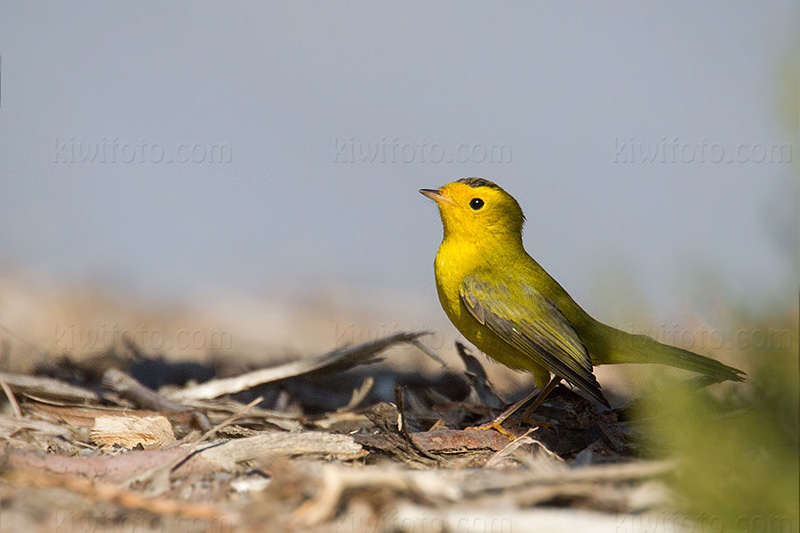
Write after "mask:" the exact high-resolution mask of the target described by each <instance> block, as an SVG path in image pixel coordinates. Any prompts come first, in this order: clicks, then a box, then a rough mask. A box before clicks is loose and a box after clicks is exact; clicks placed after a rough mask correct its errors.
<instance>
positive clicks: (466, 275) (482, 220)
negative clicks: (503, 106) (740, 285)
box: [419, 178, 744, 433]
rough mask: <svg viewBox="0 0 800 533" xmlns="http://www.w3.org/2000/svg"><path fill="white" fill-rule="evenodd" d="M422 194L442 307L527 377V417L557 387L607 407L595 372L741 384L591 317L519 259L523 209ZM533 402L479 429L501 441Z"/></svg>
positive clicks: (487, 186)
mask: <svg viewBox="0 0 800 533" xmlns="http://www.w3.org/2000/svg"><path fill="white" fill-rule="evenodd" d="M419 192H421V193H422V194H424V195H425V196H427V197H428V198H430V199H432V200H434V201H435V202H436V204H437V205H438V207H439V213H440V215H441V218H442V224H443V225H444V238H443V240H442V244H441V245H440V246H439V251H438V252H437V254H436V260H435V263H434V265H435V272H436V289H437V291H438V293H439V300H440V302H441V304H442V307H443V308H444V310H445V312H446V313H447V316H448V317H449V318H450V320H451V321H452V322H453V324H454V325H455V326H456V327H457V328H458V330H459V331H460V332H461V333H462V334H463V335H464V336H465V337H466V338H467V339H468V340H469V341H470V342H472V343H473V344H474V345H475V346H477V347H478V349H480V350H481V351H483V352H484V353H485V354H486V355H488V356H489V357H491V358H493V359H495V360H497V361H499V362H500V363H502V364H504V365H506V366H508V367H511V368H514V369H519V370H527V371H528V372H530V373H531V374H533V378H534V383H535V385H536V386H537V387H538V389H540V390H541V392H540V393H539V396H538V398H537V400H536V402H534V404H533V406H532V407H531V409H530V410H529V412H531V411H532V410H534V409H535V408H536V407H537V406H538V405H539V404H540V403H541V402H542V401H543V400H544V398H545V397H546V396H547V394H548V393H549V392H550V391H551V390H552V389H553V388H555V386H556V385H557V384H558V382H559V381H560V380H561V379H562V378H563V379H565V380H566V381H568V382H569V383H571V384H572V385H574V386H576V387H578V388H579V389H580V390H582V391H584V392H585V393H586V394H588V395H589V396H590V397H592V398H594V399H595V400H597V401H598V402H600V403H601V404H603V405H605V406H608V402H607V401H606V399H605V398H604V397H603V394H602V392H601V391H600V385H599V384H598V383H597V379H595V376H594V374H593V372H592V366H593V365H602V364H614V363H660V364H664V365H669V366H674V367H678V368H682V369H686V370H692V371H695V372H700V373H702V374H705V375H706V376H708V377H709V379H710V380H712V381H725V380H734V381H742V380H743V375H744V373H743V372H741V371H740V370H737V369H735V368H732V367H729V366H726V365H724V364H722V363H720V362H718V361H714V360H713V359H709V358H707V357H703V356H701V355H697V354H695V353H692V352H689V351H687V350H682V349H680V348H675V347H672V346H667V345H665V344H661V343H659V342H657V341H655V340H653V339H651V338H650V337H647V336H644V335H632V334H629V333H625V332H624V331H620V330H618V329H615V328H612V327H610V326H606V325H605V324H602V323H600V322H598V321H597V320H595V319H593V318H592V317H590V316H589V315H588V314H587V313H586V312H585V311H584V310H583V309H581V308H580V306H579V305H578V304H577V303H575V301H574V300H573V299H572V298H571V297H570V295H569V294H567V291H565V290H564V288H563V287H561V285H559V284H558V282H557V281H556V280H554V279H553V278H552V277H550V275H549V274H548V273H547V272H545V270H544V269H543V268H542V267H541V266H539V263H537V262H536V261H535V260H534V259H533V258H532V257H531V256H530V255H528V253H527V252H526V251H525V248H524V247H523V245H522V225H523V223H524V222H525V216H524V214H523V213H522V209H521V208H520V206H519V204H518V203H517V201H516V200H515V199H514V198H513V197H512V196H511V195H510V194H508V193H507V192H506V191H504V190H503V189H501V188H500V187H499V186H497V185H495V184H494V183H492V182H491V181H488V180H485V179H482V178H464V179H460V180H458V181H455V182H453V183H450V184H448V185H445V186H444V187H441V188H439V189H422V190H420V191H419ZM551 375H552V376H553V379H550V376H551ZM534 394H535V393H531V394H530V395H528V396H526V397H524V398H522V399H520V400H519V401H518V402H516V403H515V404H513V405H511V406H510V407H509V409H507V410H506V411H505V412H504V413H503V414H501V415H500V416H498V417H497V418H495V419H494V420H492V421H491V422H489V423H487V424H484V425H482V426H480V428H481V429H488V428H495V429H497V430H499V431H501V432H503V433H505V431H503V429H502V426H501V424H502V422H503V421H504V420H505V419H506V418H507V417H508V416H509V415H510V414H511V413H513V412H514V411H515V410H516V409H518V408H519V407H520V406H522V405H523V404H524V403H526V402H527V401H528V400H530V399H531V398H532V397H533V396H534Z"/></svg>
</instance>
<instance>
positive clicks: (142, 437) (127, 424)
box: [89, 416, 175, 450]
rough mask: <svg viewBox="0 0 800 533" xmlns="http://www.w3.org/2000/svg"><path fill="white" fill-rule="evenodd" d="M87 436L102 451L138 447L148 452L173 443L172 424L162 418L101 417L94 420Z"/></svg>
mask: <svg viewBox="0 0 800 533" xmlns="http://www.w3.org/2000/svg"><path fill="white" fill-rule="evenodd" d="M89 435H90V436H91V438H92V441H93V442H94V443H95V444H98V445H100V446H102V448H103V449H104V450H107V449H109V448H111V447H114V446H120V447H122V448H135V447H137V446H140V445H141V446H142V447H143V448H144V449H145V450H150V449H153V448H161V447H162V446H166V445H167V444H170V443H172V442H175V433H174V432H173V430H172V424H170V423H169V420H167V419H166V417H163V416H148V417H140V416H101V417H98V418H96V419H95V421H94V427H93V428H92V431H91V433H90V434H89Z"/></svg>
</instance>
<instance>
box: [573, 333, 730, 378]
mask: <svg viewBox="0 0 800 533" xmlns="http://www.w3.org/2000/svg"><path fill="white" fill-rule="evenodd" d="M588 333H589V335H588V336H587V338H586V339H583V337H582V340H585V342H586V347H587V348H589V353H590V354H591V355H592V363H594V364H595V365H602V364H614V363H658V364H661V365H667V366H673V367H676V368H681V369H683V370H691V371H692V372H698V373H700V374H703V375H705V376H707V377H708V378H710V379H711V380H713V381H715V382H719V381H728V380H731V381H744V379H745V377H746V374H745V373H744V372H742V371H741V370H739V369H736V368H733V367H731V366H728V365H725V364H722V363H720V362H719V361H715V360H714V359H709V358H708V357H704V356H702V355H698V354H696V353H694V352H690V351H689V350H683V349H681V348H676V347H674V346H669V345H667V344H662V343H660V342H658V341H656V340H655V339H652V338H650V337H648V336H646V335H633V334H631V333H626V332H624V331H621V330H618V329H616V328H612V327H611V326H606V325H605V324H602V323H600V322H595V323H594V324H593V326H592V327H591V328H590V330H589V332H588Z"/></svg>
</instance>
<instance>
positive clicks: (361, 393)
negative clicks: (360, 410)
mask: <svg viewBox="0 0 800 533" xmlns="http://www.w3.org/2000/svg"><path fill="white" fill-rule="evenodd" d="M374 384H375V378H373V377H372V376H367V377H366V378H364V381H363V382H362V383H361V386H360V387H358V388H357V389H355V390H354V391H353V396H352V397H351V398H350V401H349V402H347V405H345V406H344V407H341V408H339V409H337V410H336V412H337V413H346V412H347V411H351V410H353V409H355V408H356V407H358V405H359V404H360V403H361V402H363V401H364V400H365V399H366V398H367V395H368V394H369V391H371V390H372V386H373V385H374Z"/></svg>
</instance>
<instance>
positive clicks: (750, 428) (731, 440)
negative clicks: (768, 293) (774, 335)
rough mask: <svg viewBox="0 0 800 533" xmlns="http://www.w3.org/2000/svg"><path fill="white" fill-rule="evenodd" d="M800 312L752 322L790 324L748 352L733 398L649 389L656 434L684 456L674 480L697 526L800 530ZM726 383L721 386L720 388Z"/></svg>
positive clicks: (666, 385) (677, 388)
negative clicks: (779, 336)
mask: <svg viewBox="0 0 800 533" xmlns="http://www.w3.org/2000/svg"><path fill="white" fill-rule="evenodd" d="M796 321H797V317H796V316H786V317H767V318H765V319H762V320H760V321H758V323H751V324H748V327H750V328H754V329H755V328H763V329H766V328H776V327H777V328H785V329H784V330H783V331H786V332H787V335H785V336H783V340H784V341H785V342H782V343H776V344H775V345H768V346H764V347H760V348H759V349H751V350H749V351H748V352H747V360H748V363H749V371H750V376H749V379H748V382H747V383H746V384H725V385H723V386H721V387H725V390H726V391H727V392H728V394H727V396H724V397H721V398H720V397H718V396H714V395H713V392H720V391H713V390H712V391H708V390H706V389H701V390H693V389H691V388H690V387H689V386H688V385H687V383H686V382H682V383H677V382H664V381H663V380H662V381H661V383H660V384H659V385H658V386H655V387H654V390H653V391H652V393H651V394H648V395H647V400H646V403H645V404H644V407H643V409H644V414H645V415H646V417H647V419H648V420H650V421H651V422H652V424H651V428H650V429H651V431H652V435H651V437H652V438H653V439H655V442H657V443H658V444H659V445H661V446H663V447H664V449H665V450H666V453H667V455H668V456H670V457H674V458H676V459H677V460H678V465H679V466H678V468H677V470H676V473H675V474H674V475H673V476H672V477H671V478H670V480H669V481H670V483H671V485H672V487H673V488H674V489H675V491H676V493H677V494H678V496H679V507H680V510H681V511H682V512H683V513H685V514H686V515H687V516H689V517H691V518H693V519H694V520H695V521H696V524H697V525H698V530H707V531H755V532H761V531H763V532H777V531H781V532H783V531H798V528H799V527H800V516H798V514H799V511H798V501H799V500H800V490H799V488H798V486H799V485H800V463H799V462H798V454H799V453H800V368H799V367H798V359H799V356H798V331H797V326H796ZM715 387H720V386H715Z"/></svg>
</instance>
